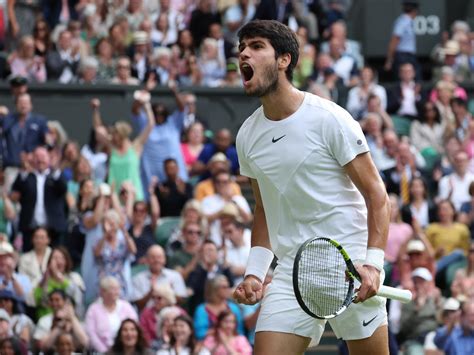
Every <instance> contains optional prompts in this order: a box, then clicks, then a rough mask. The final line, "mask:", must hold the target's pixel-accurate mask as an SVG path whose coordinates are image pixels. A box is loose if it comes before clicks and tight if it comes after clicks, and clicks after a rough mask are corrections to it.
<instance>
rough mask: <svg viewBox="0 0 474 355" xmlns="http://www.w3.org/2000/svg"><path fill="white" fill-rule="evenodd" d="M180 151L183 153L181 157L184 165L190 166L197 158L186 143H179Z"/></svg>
mask: <svg viewBox="0 0 474 355" xmlns="http://www.w3.org/2000/svg"><path fill="white" fill-rule="evenodd" d="M181 153H182V154H183V159H184V163H185V164H186V166H192V165H193V164H194V163H195V162H196V160H197V158H198V156H197V155H194V154H193V153H192V152H191V150H189V146H188V144H187V143H181Z"/></svg>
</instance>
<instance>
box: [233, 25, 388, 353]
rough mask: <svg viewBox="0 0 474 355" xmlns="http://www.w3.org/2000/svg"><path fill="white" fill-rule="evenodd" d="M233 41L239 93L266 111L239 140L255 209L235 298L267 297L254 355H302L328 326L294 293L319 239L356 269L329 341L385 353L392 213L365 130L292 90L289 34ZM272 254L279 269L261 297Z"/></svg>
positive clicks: (294, 51)
mask: <svg viewBox="0 0 474 355" xmlns="http://www.w3.org/2000/svg"><path fill="white" fill-rule="evenodd" d="M239 41H240V43H239V52H240V54H239V65H240V69H241V73H242V80H243V85H244V90H245V92H246V93H247V94H248V95H252V96H258V97H259V98H260V100H261V103H262V106H261V107H259V108H258V109H257V110H256V111H255V112H254V113H253V114H252V115H251V116H250V117H249V118H248V119H247V120H246V121H245V122H244V124H243V125H242V127H241V128H240V131H239V133H238V135H237V150H238V155H239V161H240V169H241V170H240V172H241V174H242V175H245V176H248V177H249V178H250V180H251V184H252V188H253V192H254V194H255V199H256V208H255V220H254V224H253V229H252V249H251V252H250V256H249V260H248V264H247V267H246V273H245V278H244V281H243V282H242V283H240V284H239V285H238V287H237V288H236V291H235V293H234V298H235V299H236V300H237V301H238V302H240V303H244V304H254V303H256V302H259V301H260V300H261V299H262V297H263V300H262V306H261V311H260V314H259V318H258V321H257V326H256V332H257V333H256V339H255V354H257V355H264V354H265V355H266V354H271V355H275V354H282V355H288V354H301V353H303V352H304V351H305V349H306V348H307V347H308V346H309V344H310V343H311V345H313V344H317V343H318V342H319V339H320V337H321V335H322V333H323V330H324V326H325V324H324V321H322V320H318V319H315V318H312V317H310V316H309V315H307V314H306V313H305V312H304V311H303V310H302V309H301V308H300V306H299V305H298V303H297V300H296V298H295V294H294V292H293V287H292V269H293V262H294V258H295V255H296V252H297V250H298V248H299V247H300V245H301V244H302V243H303V242H304V241H305V240H307V239H310V238H312V237H315V236H325V237H330V238H332V239H335V240H336V241H338V242H339V243H341V244H342V245H343V247H344V248H345V249H346V250H347V252H348V253H349V255H350V256H351V258H352V259H353V260H359V261H360V265H358V266H357V269H358V271H359V273H360V275H361V278H362V284H361V285H360V290H359V294H358V298H357V300H356V302H357V303H356V304H354V303H353V304H351V305H350V307H349V308H348V310H347V311H345V312H344V313H342V314H341V315H340V316H338V317H336V318H334V319H332V320H330V324H331V326H332V328H333V330H334V332H335V333H336V335H337V336H338V337H339V338H342V339H345V340H346V341H347V343H348V347H349V350H350V353H351V354H377V355H384V354H388V334H387V314H386V311H385V299H382V298H381V297H378V296H374V295H375V293H376V291H377V290H378V288H379V285H380V283H381V282H382V280H383V271H382V270H383V260H384V252H383V250H384V248H385V244H386V239H387V231H388V224H389V211H390V207H389V202H388V197H387V193H386V191H385V187H384V185H383V182H382V181H381V179H380V177H379V174H378V172H377V169H376V168H375V166H374V164H373V162H372V159H371V156H370V154H369V148H368V146H367V142H366V140H365V138H364V135H363V133H362V130H361V128H360V127H359V124H358V123H357V122H356V121H355V120H353V119H352V117H351V116H350V115H349V114H348V113H347V112H346V111H345V110H344V109H343V108H341V107H339V106H338V105H336V104H335V103H333V102H330V101H328V100H325V99H322V98H320V97H318V96H315V95H312V94H310V93H307V92H303V91H300V90H298V89H296V88H295V87H293V86H292V84H291V78H292V73H293V69H294V68H295V66H296V63H297V62H298V53H299V48H298V41H297V39H296V36H295V34H294V33H293V32H292V31H291V30H290V29H289V28H288V27H286V26H285V25H283V24H281V23H279V22H277V21H264V20H256V21H252V22H249V23H248V24H246V25H245V26H244V27H242V29H241V30H240V32H239ZM274 254H275V255H276V256H277V258H278V265H277V267H276V269H275V273H274V277H273V281H272V283H271V284H270V285H269V286H268V288H267V289H266V290H265V295H264V296H263V289H262V281H263V280H264V279H265V274H266V273H267V270H268V268H269V266H270V264H271V262H272V259H273V256H274ZM373 296H374V297H373ZM363 301H364V302H363Z"/></svg>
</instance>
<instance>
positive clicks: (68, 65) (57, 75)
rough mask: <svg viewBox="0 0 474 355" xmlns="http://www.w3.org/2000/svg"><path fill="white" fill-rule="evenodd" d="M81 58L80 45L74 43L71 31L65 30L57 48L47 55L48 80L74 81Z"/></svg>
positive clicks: (64, 82) (60, 36) (60, 35)
mask: <svg viewBox="0 0 474 355" xmlns="http://www.w3.org/2000/svg"><path fill="white" fill-rule="evenodd" d="M80 59H81V56H80V54H79V46H78V45H73V43H72V34H71V32H70V31H68V30H63V31H62V32H61V33H60V34H59V37H58V41H57V43H56V50H55V51H51V52H49V53H48V54H47V55H46V70H47V73H48V80H51V81H52V80H55V81H59V82H60V83H61V84H68V83H72V82H73V81H74V80H75V79H76V75H77V69H78V68H79V62H80Z"/></svg>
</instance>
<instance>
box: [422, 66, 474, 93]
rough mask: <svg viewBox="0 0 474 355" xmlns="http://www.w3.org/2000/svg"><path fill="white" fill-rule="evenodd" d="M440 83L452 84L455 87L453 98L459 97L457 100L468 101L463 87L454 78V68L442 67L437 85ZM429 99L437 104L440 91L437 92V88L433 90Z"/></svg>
mask: <svg viewBox="0 0 474 355" xmlns="http://www.w3.org/2000/svg"><path fill="white" fill-rule="evenodd" d="M438 82H447V83H450V84H451V85H453V87H454V92H453V96H454V97H457V98H460V99H463V100H467V99H468V97H467V93H466V90H464V89H463V87H462V86H460V85H459V84H458V82H457V81H456V78H455V76H454V70H453V69H452V68H450V67H447V66H444V67H442V68H441V77H440V78H439V80H437V81H436V83H438ZM429 99H430V101H431V102H436V101H437V100H438V90H437V88H436V86H435V87H434V88H433V89H431V92H430V96H429Z"/></svg>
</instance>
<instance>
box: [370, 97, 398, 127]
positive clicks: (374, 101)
mask: <svg viewBox="0 0 474 355" xmlns="http://www.w3.org/2000/svg"><path fill="white" fill-rule="evenodd" d="M385 102H386V101H385ZM366 112H367V114H370V113H375V114H376V115H377V116H378V118H379V121H381V124H382V130H386V129H393V121H392V118H391V117H390V115H389V114H388V113H387V111H386V109H385V108H383V107H382V100H381V99H380V97H379V96H377V95H375V94H370V95H369V97H368V98H367V111H366Z"/></svg>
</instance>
